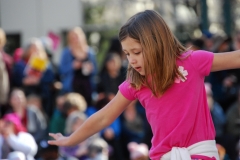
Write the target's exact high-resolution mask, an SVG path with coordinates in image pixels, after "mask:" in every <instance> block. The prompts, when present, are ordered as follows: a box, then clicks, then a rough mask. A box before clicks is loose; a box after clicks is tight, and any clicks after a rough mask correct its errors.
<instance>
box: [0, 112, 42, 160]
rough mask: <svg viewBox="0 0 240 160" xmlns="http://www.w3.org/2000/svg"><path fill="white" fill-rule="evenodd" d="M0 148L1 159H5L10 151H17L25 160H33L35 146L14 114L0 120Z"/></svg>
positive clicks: (31, 137)
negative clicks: (22, 154)
mask: <svg viewBox="0 0 240 160" xmlns="http://www.w3.org/2000/svg"><path fill="white" fill-rule="evenodd" d="M0 148H1V152H0V158H1V159H5V158H7V156H8V155H9V154H11V152H12V151H18V152H21V153H24V155H25V157H26V159H27V160H34V156H35V155H36V153H37V148H38V147H37V144H36V142H35V140H34V138H33V136H32V135H31V134H29V133H27V131H26V128H25V127H24V126H23V124H22V122H21V120H20V118H19V117H18V115H17V114H16V113H8V114H6V115H4V116H3V118H2V119H1V120H0ZM9 156H10V155H9Z"/></svg>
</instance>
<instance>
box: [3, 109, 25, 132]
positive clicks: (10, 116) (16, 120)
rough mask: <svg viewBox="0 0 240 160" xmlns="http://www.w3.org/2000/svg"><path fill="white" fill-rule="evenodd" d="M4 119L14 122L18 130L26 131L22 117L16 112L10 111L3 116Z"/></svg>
mask: <svg viewBox="0 0 240 160" xmlns="http://www.w3.org/2000/svg"><path fill="white" fill-rule="evenodd" d="M3 120H5V121H9V122H12V123H13V124H14V126H15V128H16V132H17V133H19V132H26V128H25V127H24V126H23V124H22V122H21V119H20V118H19V116H18V115H17V114H16V113H8V114H6V115H4V116H3Z"/></svg>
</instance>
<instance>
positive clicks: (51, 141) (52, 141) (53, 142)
mask: <svg viewBox="0 0 240 160" xmlns="http://www.w3.org/2000/svg"><path fill="white" fill-rule="evenodd" d="M48 144H50V145H57V141H55V140H49V141H48Z"/></svg>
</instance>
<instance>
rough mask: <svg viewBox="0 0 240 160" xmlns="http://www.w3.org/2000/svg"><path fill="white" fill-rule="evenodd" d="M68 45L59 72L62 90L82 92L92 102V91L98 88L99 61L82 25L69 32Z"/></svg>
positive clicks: (62, 55)
mask: <svg viewBox="0 0 240 160" xmlns="http://www.w3.org/2000/svg"><path fill="white" fill-rule="evenodd" d="M67 42H68V46H67V47H65V48H64V49H63V51H62V54H61V58H60V63H59V74H60V79H61V83H62V89H61V91H62V92H65V93H69V92H76V93H79V94H81V95H82V96H83V97H84V98H85V99H86V101H87V105H88V106H91V104H92V93H93V92H94V91H95V88H96V82H95V78H96V74H97V62H96V58H95V52H94V50H93V49H92V48H91V47H89V46H88V44H87V40H86V36H85V33H84V32H83V30H82V29H81V28H80V27H75V28H73V29H71V30H70V31H69V32H68V34H67Z"/></svg>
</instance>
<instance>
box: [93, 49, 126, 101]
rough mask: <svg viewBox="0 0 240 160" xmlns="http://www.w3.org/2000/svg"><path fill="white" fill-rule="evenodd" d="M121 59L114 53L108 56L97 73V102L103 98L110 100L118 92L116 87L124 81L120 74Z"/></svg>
mask: <svg viewBox="0 0 240 160" xmlns="http://www.w3.org/2000/svg"><path fill="white" fill-rule="evenodd" d="M121 66H122V62H121V57H120V56H119V55H118V54H116V53H111V54H108V55H107V57H106V59H105V62H104V66H103V68H102V70H101V72H100V73H99V82H98V84H97V92H98V100H101V99H103V98H108V99H110V100H111V99H112V98H113V97H114V96H115V95H116V94H117V91H118V86H119V85H120V84H121V83H122V82H123V81H124V75H123V73H121Z"/></svg>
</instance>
